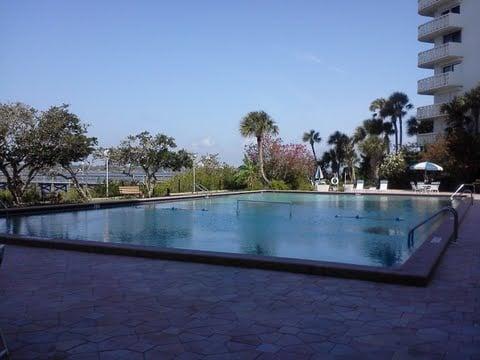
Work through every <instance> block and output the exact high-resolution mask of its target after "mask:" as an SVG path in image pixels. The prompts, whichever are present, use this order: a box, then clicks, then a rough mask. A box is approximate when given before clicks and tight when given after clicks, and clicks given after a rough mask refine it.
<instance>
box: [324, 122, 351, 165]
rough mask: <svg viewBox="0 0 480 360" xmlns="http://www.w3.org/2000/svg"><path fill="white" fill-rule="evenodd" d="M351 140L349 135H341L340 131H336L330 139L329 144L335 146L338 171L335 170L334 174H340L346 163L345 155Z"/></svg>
mask: <svg viewBox="0 0 480 360" xmlns="http://www.w3.org/2000/svg"><path fill="white" fill-rule="evenodd" d="M349 142H350V138H349V137H348V135H346V134H344V133H341V132H340V131H335V132H334V133H333V134H332V135H330V137H329V138H328V144H329V145H332V146H333V150H334V153H335V158H336V169H333V170H334V172H336V173H337V174H340V168H341V167H342V165H343V164H344V163H345V155H346V150H347V146H348V143H349Z"/></svg>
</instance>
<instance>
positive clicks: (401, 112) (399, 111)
mask: <svg viewBox="0 0 480 360" xmlns="http://www.w3.org/2000/svg"><path fill="white" fill-rule="evenodd" d="M411 109H413V105H412V104H411V103H410V99H409V98H408V96H407V94H405V93H402V92H399V91H396V92H394V93H393V94H392V95H390V97H389V98H388V100H387V103H386V104H385V109H384V110H383V112H382V114H383V115H388V116H390V117H391V118H392V124H393V127H394V129H395V152H398V148H399V146H400V147H401V146H402V145H403V118H404V116H405V115H407V112H408V111H409V110H411ZM397 121H398V127H397Z"/></svg>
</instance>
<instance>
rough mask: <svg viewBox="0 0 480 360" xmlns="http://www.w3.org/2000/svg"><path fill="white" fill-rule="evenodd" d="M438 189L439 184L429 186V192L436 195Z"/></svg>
mask: <svg viewBox="0 0 480 360" xmlns="http://www.w3.org/2000/svg"><path fill="white" fill-rule="evenodd" d="M439 188H440V183H439V182H432V184H431V185H430V189H429V191H431V192H437V193H438V192H439Z"/></svg>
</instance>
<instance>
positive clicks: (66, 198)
mask: <svg viewBox="0 0 480 360" xmlns="http://www.w3.org/2000/svg"><path fill="white" fill-rule="evenodd" d="M60 199H61V202H62V203H66V204H74V203H81V202H84V201H85V200H84V199H83V198H82V197H81V196H80V194H79V193H78V191H77V190H76V189H74V188H70V189H68V191H67V192H64V193H61V197H60Z"/></svg>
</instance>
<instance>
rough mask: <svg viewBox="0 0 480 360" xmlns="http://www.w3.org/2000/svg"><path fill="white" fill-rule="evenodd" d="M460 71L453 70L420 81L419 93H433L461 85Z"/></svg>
mask: <svg viewBox="0 0 480 360" xmlns="http://www.w3.org/2000/svg"><path fill="white" fill-rule="evenodd" d="M458 73H459V72H458V71H455V72H453V71H451V72H446V73H442V74H438V75H435V76H431V77H428V78H426V79H422V80H419V81H418V93H419V94H421V95H433V94H434V93H435V92H437V91H439V90H447V89H449V88H455V87H461V86H462V85H461V82H460V81H459V76H458Z"/></svg>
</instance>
